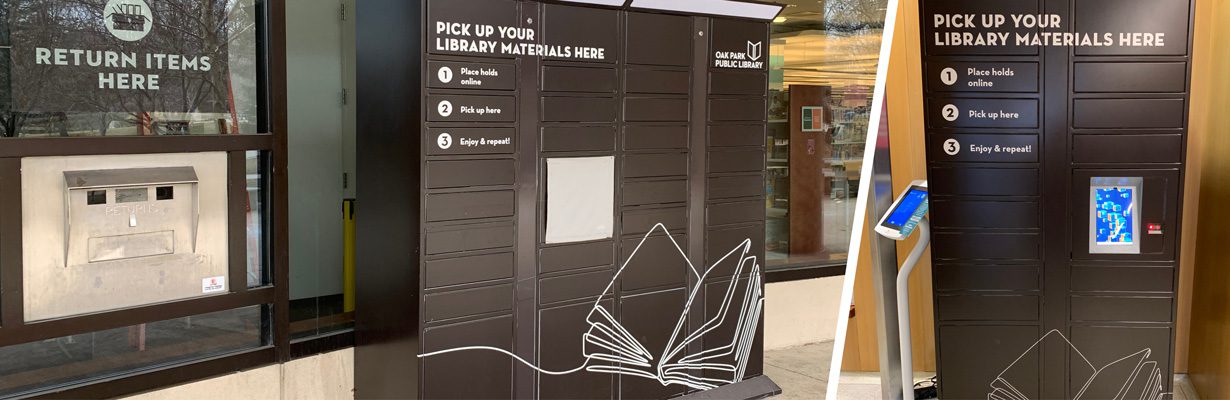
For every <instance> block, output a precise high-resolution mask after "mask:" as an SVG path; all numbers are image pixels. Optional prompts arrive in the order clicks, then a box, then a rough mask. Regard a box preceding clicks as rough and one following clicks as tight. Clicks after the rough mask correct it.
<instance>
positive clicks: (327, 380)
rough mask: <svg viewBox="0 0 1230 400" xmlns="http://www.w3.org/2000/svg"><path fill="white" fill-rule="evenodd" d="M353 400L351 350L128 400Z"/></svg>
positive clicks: (352, 359) (352, 353)
mask: <svg viewBox="0 0 1230 400" xmlns="http://www.w3.org/2000/svg"><path fill="white" fill-rule="evenodd" d="M352 398H354V349H344V350H339V351H335V352H332V353H326V354H321V355H317V356H313V357H307V358H301V359H298V360H294V361H291V362H288V363H286V364H279V365H271V366H268V367H263V368H257V369H254V370H250V371H243V372H240V373H236V374H230V375H226V376H222V377H218V378H213V379H207V380H203V381H198V382H193V383H189V384H185V385H180V386H176V387H172V388H168V389H163V390H158V391H154V392H149V393H144V394H140V395H136V396H132V397H128V398H127V399H130V400H197V399H200V400H206V399H209V400H215V399H226V400H244V399H254V400H255V399H260V400H292V399H293V400H315V399H321V400H341V399H352Z"/></svg>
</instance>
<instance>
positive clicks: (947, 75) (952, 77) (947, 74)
mask: <svg viewBox="0 0 1230 400" xmlns="http://www.w3.org/2000/svg"><path fill="white" fill-rule="evenodd" d="M940 81H943V82H944V84H945V85H948V86H952V85H953V84H955V83H957V70H955V69H952V67H948V68H944V70H943V71H940Z"/></svg>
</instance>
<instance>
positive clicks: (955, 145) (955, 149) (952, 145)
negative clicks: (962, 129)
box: [944, 139, 961, 156]
mask: <svg viewBox="0 0 1230 400" xmlns="http://www.w3.org/2000/svg"><path fill="white" fill-rule="evenodd" d="M960 152H961V142H958V141H957V139H948V140H945V141H944V154H948V155H950V156H955V155H957V153H960Z"/></svg>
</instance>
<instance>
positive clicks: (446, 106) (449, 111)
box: [436, 100, 453, 117]
mask: <svg viewBox="0 0 1230 400" xmlns="http://www.w3.org/2000/svg"><path fill="white" fill-rule="evenodd" d="M436 112H438V113H440V116H441V117H447V116H450V115H453V103H450V102H449V101H448V100H440V104H439V105H437V106H436Z"/></svg>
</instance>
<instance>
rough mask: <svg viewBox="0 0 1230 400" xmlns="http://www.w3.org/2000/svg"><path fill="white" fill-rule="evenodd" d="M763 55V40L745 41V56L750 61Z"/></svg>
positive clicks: (756, 59) (758, 59) (757, 59)
mask: <svg viewBox="0 0 1230 400" xmlns="http://www.w3.org/2000/svg"><path fill="white" fill-rule="evenodd" d="M762 55H764V42H756V43H752V41H750V40H749V41H748V42H747V58H748V59H749V60H752V61H760V56H762Z"/></svg>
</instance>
